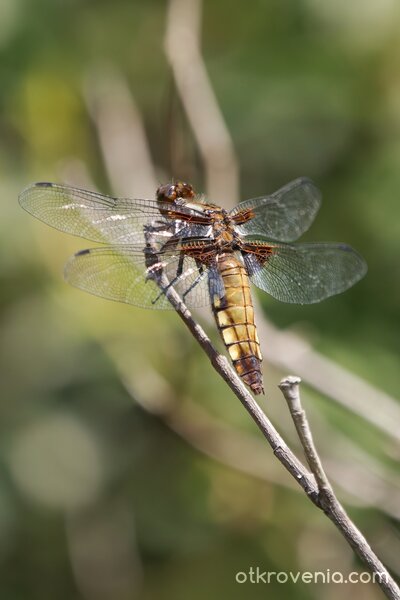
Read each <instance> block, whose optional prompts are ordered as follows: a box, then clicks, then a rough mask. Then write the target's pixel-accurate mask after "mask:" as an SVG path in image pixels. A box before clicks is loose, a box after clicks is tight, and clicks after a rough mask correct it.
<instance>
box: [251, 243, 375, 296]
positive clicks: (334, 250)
mask: <svg viewBox="0 0 400 600" xmlns="http://www.w3.org/2000/svg"><path fill="white" fill-rule="evenodd" d="M244 250H245V253H244V255H243V256H244V262H245V265H246V267H247V270H248V272H249V276H250V279H251V281H252V282H253V283H254V284H255V285H256V286H257V287H259V288H261V289H262V290H264V291H265V292H268V294H271V296H273V297H274V298H276V299H277V300H281V301H282V302H292V303H296V304H313V303H315V302H320V301H321V300H324V299H325V298H329V296H334V295H335V294H340V293H341V292H344V291H345V290H347V289H348V288H349V287H351V286H352V285H354V284H355V283H356V282H357V281H359V280H360V279H361V278H362V277H363V276H364V275H365V273H366V272H367V265H366V263H365V261H364V259H363V258H362V257H361V256H360V255H359V254H358V253H357V252H356V251H355V250H353V248H351V247H350V246H347V245H346V244H330V243H327V244H293V245H289V244H275V243H273V242H255V243H249V244H245V248H244Z"/></svg>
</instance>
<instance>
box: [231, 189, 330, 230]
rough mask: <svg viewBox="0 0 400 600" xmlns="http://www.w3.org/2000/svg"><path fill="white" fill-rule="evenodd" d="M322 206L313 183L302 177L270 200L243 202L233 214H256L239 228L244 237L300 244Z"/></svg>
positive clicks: (319, 195) (272, 195)
mask: <svg viewBox="0 0 400 600" xmlns="http://www.w3.org/2000/svg"><path fill="white" fill-rule="evenodd" d="M320 204H321V193H320V191H319V190H318V188H317V187H316V186H315V185H314V183H313V182H312V181H311V179H308V178H307V177H300V178H299V179H295V180H294V181H292V182H291V183H288V184H287V185H285V186H284V187H282V188H280V189H279V190H278V191H277V192H275V193H274V194H271V195H270V196H264V197H261V198H253V199H252V200H244V201H243V202H240V204H238V205H237V206H236V207H235V208H234V209H233V210H232V211H231V213H230V215H231V216H233V217H234V216H235V215H239V214H240V213H241V212H242V211H244V212H246V211H251V213H253V214H254V216H253V218H251V219H250V220H249V221H247V222H246V223H243V224H242V225H238V226H237V230H238V232H239V233H240V234H242V235H243V236H259V235H262V236H265V237H267V238H269V239H273V240H277V241H281V242H292V241H293V240H297V238H299V237H300V236H301V235H302V234H303V233H304V232H305V231H307V229H308V228H309V227H310V225H311V223H312V222H313V220H314V218H315V215H316V214H317V212H318V209H319V207H320Z"/></svg>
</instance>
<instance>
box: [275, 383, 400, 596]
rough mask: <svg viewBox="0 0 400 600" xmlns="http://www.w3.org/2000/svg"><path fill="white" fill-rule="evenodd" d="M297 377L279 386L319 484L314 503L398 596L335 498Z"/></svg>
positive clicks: (399, 593) (384, 586) (398, 593)
mask: <svg viewBox="0 0 400 600" xmlns="http://www.w3.org/2000/svg"><path fill="white" fill-rule="evenodd" d="M300 381H301V379H300V377H294V376H289V377H286V378H285V379H283V380H282V381H281V383H280V384H279V388H280V389H281V391H282V394H283V395H284V397H285V399H286V402H287V404H288V407H289V410H290V414H291V416H292V419H293V422H294V425H295V427H296V431H297V433H298V435H299V438H300V441H301V444H302V446H303V449H304V453H305V456H306V459H307V462H308V464H309V466H310V469H311V471H312V473H313V474H314V477H315V480H316V482H317V485H318V502H317V503H316V504H317V505H318V506H319V507H320V508H321V509H322V510H323V511H324V513H325V514H326V515H327V517H329V519H330V520H331V521H332V522H333V523H334V524H335V526H336V527H337V528H338V529H339V531H340V532H341V534H342V535H343V536H344V537H345V538H346V540H347V541H348V542H349V544H350V545H351V547H352V548H353V550H354V551H355V552H356V554H357V555H358V556H359V557H360V558H361V560H362V561H363V562H364V563H365V564H367V565H368V567H369V568H370V570H371V572H372V573H374V574H376V575H377V576H379V578H378V579H377V580H376V583H378V585H379V586H380V587H381V588H382V590H383V592H384V593H385V594H386V596H387V597H388V598H395V599H398V598H400V589H399V587H398V586H397V584H396V582H395V581H394V579H392V578H391V576H390V575H389V572H388V571H387V569H386V568H385V567H384V565H383V564H382V562H381V561H380V560H379V559H378V557H377V556H376V555H375V554H374V552H373V551H372V548H371V546H370V545H369V544H368V542H367V540H366V539H365V537H364V536H363V535H362V533H361V532H360V530H359V529H357V527H356V526H355V525H354V523H353V522H352V521H351V519H350V517H349V516H348V514H347V513H346V511H345V510H344V508H343V506H342V505H341V504H340V502H339V500H338V499H337V498H336V496H335V493H334V491H333V489H332V486H331V485H330V483H329V480H328V477H327V475H326V473H325V471H324V468H323V466H322V463H321V460H320V458H319V456H318V453H317V450H316V448H315V445H314V441H313V438H312V434H311V429H310V426H309V423H308V420H307V416H306V413H305V411H304V409H303V407H302V404H301V400H300V390H299V384H300Z"/></svg>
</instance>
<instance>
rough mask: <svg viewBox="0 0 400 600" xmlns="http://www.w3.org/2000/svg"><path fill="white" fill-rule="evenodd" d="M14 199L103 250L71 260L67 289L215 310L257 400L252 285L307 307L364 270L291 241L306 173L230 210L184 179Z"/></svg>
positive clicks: (337, 249)
mask: <svg viewBox="0 0 400 600" xmlns="http://www.w3.org/2000/svg"><path fill="white" fill-rule="evenodd" d="M19 201H20V204H21V206H22V207H23V208H24V209H25V210H26V211H28V212H29V213H31V214H32V215H33V216H35V217H37V218H38V219H40V220H41V221H43V222H45V223H47V224H48V225H51V226H52V227H55V228H56V229H59V230H61V231H64V232H66V233H70V234H73V235H76V236H79V237H83V238H86V239H88V240H92V241H95V242H100V243H102V244H108V245H105V246H99V247H96V248H90V249H85V250H81V251H79V252H77V253H76V254H75V255H74V256H72V257H71V258H70V259H69V261H68V262H67V264H66V267H65V279H66V280H67V281H68V282H69V283H70V284H72V285H74V286H76V287H78V288H80V289H82V290H85V291H87V292H90V293H92V294H94V295H97V296H101V297H103V298H107V299H110V300H115V301H118V302H126V303H128V304H132V305H135V306H139V307H143V308H153V309H168V308H172V305H171V303H170V302H169V299H168V296H169V293H168V292H170V291H171V290H174V291H175V292H176V293H177V294H178V295H179V297H180V298H181V300H182V301H183V302H184V303H185V304H186V306H187V307H188V308H198V307H202V306H207V305H211V308H212V312H213V315H214V318H215V322H216V325H217V328H218V330H219V332H220V334H221V337H222V340H223V342H224V344H225V346H226V348H227V351H228V354H229V356H230V359H231V361H232V364H233V366H234V368H235V370H236V372H237V373H238V375H239V376H240V377H241V379H242V380H243V382H244V383H245V384H246V385H247V386H249V387H250V389H251V390H252V392H253V393H254V394H261V393H264V384H263V376H262V370H261V363H262V355H261V350H260V342H259V339H258V335H257V329H256V324H255V319H254V308H253V302H252V297H251V292H250V282H251V283H253V284H254V285H255V286H257V287H258V288H260V289H261V290H263V291H264V292H267V293H268V294H270V295H271V296H272V297H273V298H275V299H277V300H279V301H282V302H290V303H297V304H311V303H315V302H320V301H321V300H324V299H325V298H328V297H330V296H333V295H335V294H339V293H341V292H343V291H345V290H347V289H348V288H350V287H351V286H352V285H353V284H355V283H356V282H357V281H359V280H360V279H361V278H362V277H363V276H364V275H365V273H366V271H367V266H366V263H365V261H364V259H363V258H362V257H361V256H360V254H358V252H356V251H355V250H354V249H353V248H351V247H350V246H348V245H347V244H343V243H293V242H294V241H295V240H297V239H298V238H299V237H300V236H301V235H302V234H303V233H304V232H305V231H306V230H307V229H308V228H309V227H310V225H311V223H312V222H313V220H314V218H315V216H316V213H317V211H318V209H319V207H320V204H321V193H320V191H319V190H318V188H317V187H316V186H315V184H314V183H313V182H312V181H311V180H310V179H308V178H307V177H301V178H298V179H296V180H294V181H292V182H291V183H288V184H287V185H285V186H284V187H282V188H280V189H279V190H278V191H276V192H274V193H272V194H270V195H267V196H261V197H258V198H253V199H250V200H244V201H242V202H240V203H239V204H238V205H237V206H236V207H234V208H233V209H232V210H230V211H227V210H225V209H224V208H221V207H219V206H217V205H215V204H212V203H210V202H208V201H207V200H206V199H205V198H204V197H201V196H197V195H196V194H195V192H194V190H193V187H192V186H191V185H190V184H188V183H185V182H183V181H174V182H172V183H167V184H164V185H160V186H159V187H158V189H157V191H156V195H155V199H131V198H116V197H112V196H106V195H103V194H99V193H97V192H94V191H87V190H84V189H79V188H75V187H71V186H67V185H59V184H56V183H49V182H40V183H34V184H32V185H30V186H29V187H27V188H26V189H25V190H24V191H23V192H22V193H21V194H20V196H19ZM109 244H112V245H109Z"/></svg>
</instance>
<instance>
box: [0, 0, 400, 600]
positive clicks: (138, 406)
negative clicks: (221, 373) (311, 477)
mask: <svg viewBox="0 0 400 600" xmlns="http://www.w3.org/2000/svg"><path fill="white" fill-rule="evenodd" d="M188 4H190V3H188ZM167 9H168V5H167V3H165V2H161V1H155V0H153V1H148V2H137V1H134V0H114V1H113V2H111V1H107V0H96V1H94V0H36V1H35V2H33V1H29V0H1V3H0V53H1V54H0V56H1V58H0V199H1V200H0V202H1V212H0V232H1V235H0V248H1V252H0V278H1V288H0V311H1V312H0V318H1V322H0V327H1V330H0V331H1V333H0V397H1V402H0V415H1V418H0V431H1V442H0V444H1V445H0V452H1V453H0V465H1V471H0V592H1V598H4V599H6V600H28V599H29V600H39V599H40V600H47V599H48V600H54V599H55V598H57V599H58V600H64V599H65V600H67V599H72V598H77V599H78V598H79V599H83V600H86V599H90V600H104V599H107V600H108V599H113V600H126V599H128V598H143V599H150V598H157V600H158V599H160V600H161V599H170V598H171V599H172V598H173V599H174V600H179V599H184V598H187V597H188V596H190V597H191V598H199V599H200V598H205V597H207V598H210V599H214V598H215V599H217V598H218V599H219V598H221V597H228V595H229V597H230V598H243V595H244V594H246V597H248V598H251V599H253V598H254V599H256V598H265V597H276V598H284V599H286V598H287V599H290V598H305V599H308V598H319V599H321V598H322V599H325V598H326V599H331V598H333V597H336V596H337V594H340V595H341V597H343V598H347V597H350V596H351V598H352V599H354V598H363V599H364V598H371V599H373V598H379V597H381V592H380V591H379V590H378V588H376V587H375V586H372V584H371V585H361V584H360V585H355V584H353V585H350V584H349V585H339V584H336V585H335V584H326V585H322V584H308V585H306V584H302V583H298V584H296V585H295V584H293V583H290V582H288V583H286V584H277V583H271V584H270V585H265V584H262V583H259V584H251V583H245V584H238V583H236V582H235V575H236V573H237V572H238V571H244V572H248V570H249V568H250V567H253V568H254V569H256V568H257V567H259V568H260V570H261V571H266V570H269V571H289V570H292V571H294V572H296V571H297V570H300V571H301V572H303V571H305V570H309V571H315V570H320V571H323V570H326V569H330V570H331V571H334V570H339V571H341V572H342V573H343V574H344V576H345V575H346V574H347V573H348V572H350V571H352V570H363V568H362V566H361V565H360V564H359V563H358V562H357V561H356V560H355V558H354V557H353V554H352V552H351V551H350V549H349V548H348V546H347V545H346V543H345V542H344V541H343V540H342V538H341V537H340V535H339V533H338V532H336V530H335V529H334V527H333V525H332V524H331V523H330V522H329V521H328V520H327V519H326V518H325V517H324V515H323V514H322V513H320V512H319V511H317V510H316V509H315V507H314V506H313V505H312V504H311V503H310V502H309V501H308V500H307V499H306V497H305V496H304V495H302V494H301V493H300V492H299V490H297V489H296V488H295V487H294V486H293V485H291V482H290V478H289V476H288V475H287V474H286V473H285V472H284V471H283V469H282V468H281V467H280V465H279V464H275V462H276V461H274V460H273V458H272V457H271V452H270V449H269V447H268V446H267V444H266V443H264V441H263V439H262V437H261V435H260V434H259V432H258V431H257V429H256V428H255V426H253V424H252V423H251V422H250V420H249V418H248V416H247V415H246V414H245V412H244V410H243V409H242V407H241V406H240V405H239V402H238V401H237V400H236V399H235V397H234V396H233V395H232V394H231V393H230V391H229V390H228V389H227V388H226V387H225V386H224V385H223V383H222V382H221V381H219V380H218V378H217V376H216V375H215V374H214V372H213V371H212V369H211V367H210V365H209V363H208V360H207V358H206V357H205V356H204V355H203V354H202V353H201V352H200V351H199V349H198V348H197V346H196V343H195V342H194V340H192V339H191V338H190V336H189V334H188V332H187V331H186V330H185V329H184V327H183V325H182V324H181V322H180V320H179V319H178V317H177V316H176V315H174V314H173V313H169V312H168V313H157V312H156V311H154V312H152V311H141V310H139V309H136V308H133V307H128V306H124V305H116V304H113V303H111V302H106V301H103V300H100V299H98V298H94V297H91V296H88V295H85V294H83V293H81V292H79V291H77V290H74V289H70V288H68V286H67V285H66V284H64V283H63V280H62V268H63V264H64V262H65V260H66V258H67V257H68V256H69V254H71V253H72V252H73V251H75V250H77V249H79V248H82V247H85V244H86V242H85V241H82V240H76V239H72V238H69V236H66V235H63V234H61V233H59V232H56V231H54V230H51V229H49V228H47V227H45V226H44V225H42V224H40V223H38V222H35V221H34V220H33V219H31V218H30V217H29V216H28V215H27V214H26V213H24V212H23V211H22V210H21V209H20V207H19V206H18V202H17V196H18V193H19V192H20V191H21V190H22V189H23V188H24V187H25V186H26V185H28V184H29V183H30V182H32V181H37V180H50V181H64V182H69V183H75V184H83V185H85V186H87V187H94V186H96V187H97V188H98V189H99V190H101V191H102V192H104V193H107V192H114V193H121V190H119V189H116V188H117V187H118V182H119V181H121V177H123V176H124V174H125V175H126V182H129V181H132V182H133V184H132V191H131V192H129V190H126V187H127V184H126V182H125V183H124V186H125V188H124V192H125V193H126V194H127V195H132V196H134V195H136V194H137V193H140V194H141V195H143V196H147V197H153V196H154V191H155V190H154V188H152V187H150V186H148V187H147V184H146V181H144V179H143V172H142V169H141V168H140V167H139V166H138V164H136V163H135V161H134V160H133V161H132V162H127V161H125V163H124V157H126V155H125V153H124V151H123V150H124V149H123V142H122V143H121V141H120V138H119V137H118V135H119V134H118V135H117V134H116V131H117V130H118V131H119V132H120V131H121V127H122V130H124V118H125V116H126V115H128V116H129V115H130V117H132V114H133V117H134V119H136V121H137V122H140V123H141V124H142V125H143V127H144V131H142V133H144V132H145V135H146V139H147V142H148V148H149V151H150V153H151V156H152V160H153V163H154V168H155V176H156V178H157V180H158V181H168V180H170V179H171V178H172V177H177V178H187V179H189V180H190V181H192V182H193V183H194V184H195V186H196V188H197V189H198V190H199V191H205V181H206V178H205V175H204V169H203V166H202V161H201V158H200V154H199V151H198V148H197V145H196V141H195V137H194V136H193V133H192V131H191V128H190V126H189V124H188V121H187V119H186V117H185V112H184V110H183V108H182V102H181V100H180V99H179V98H178V95H177V93H176V91H175V87H174V82H173V77H172V75H171V70H170V67H169V65H168V62H167V59H166V57H165V51H164V46H163V40H164V35H165V27H166V15H167ZM201 26H202V34H201V37H202V51H203V57H204V61H205V66H206V69H207V72H208V75H209V77H210V81H211V85H212V88H213V90H214V92H215V95H216V98H217V100H218V103H219V106H220V109H221V112H222V114H223V116H224V119H225V121H226V125H227V128H228V130H229V132H230V135H231V136H232V140H233V144H234V148H235V151H236V153H237V159H238V164H239V167H240V196H241V198H242V199H244V198H250V197H252V196H258V195H262V194H266V193H270V192H272V191H274V190H275V189H277V188H278V187H280V186H281V185H283V184H285V183H287V182H288V181H290V180H291V179H294V178H296V177H298V176H300V175H307V176H309V177H312V178H313V179H314V180H315V181H316V183H317V185H318V187H320V188H321V190H322V191H323V197H324V202H323V205H322V209H321V211H320V214H319V215H318V217H317V220H316V222H315V224H314V225H313V226H312V228H311V230H310V232H309V233H307V235H306V236H305V239H308V240H315V241H320V240H327V241H328V240H332V241H345V242H347V243H349V244H351V245H353V246H354V247H356V248H357V249H358V250H359V251H360V252H361V254H362V255H363V256H364V257H365V258H366V260H367V262H368V265H369V272H368V275H367V277H366V278H365V279H364V280H363V281H362V282H361V283H359V284H358V285H357V286H356V287H355V288H354V289H352V290H350V291H349V292H347V293H346V294H343V295H342V296H339V297H336V298H333V299H330V300H328V301H326V302H323V303H321V304H319V305H316V306H309V307H299V306H289V305H284V304H279V303H278V302H275V301H274V300H272V299H270V298H268V297H265V296H264V297H263V298H261V294H260V295H259V298H260V300H262V306H263V309H264V310H265V315H266V316H267V317H268V318H269V319H271V321H272V322H273V323H275V325H276V326H278V327H279V328H282V329H284V330H286V331H290V332H293V331H294V332H296V333H297V334H300V335H301V336H302V337H303V339H304V340H307V341H308V343H310V344H311V345H312V347H313V348H314V349H315V351H316V352H318V353H320V354H321V355H323V356H324V357H326V358H327V359H328V360H329V361H331V364H334V365H339V366H341V367H344V368H345V369H347V370H349V371H351V372H353V373H354V374H356V375H357V376H359V377H360V378H362V379H363V380H364V381H365V385H366V386H368V390H369V393H370V396H371V398H372V415H371V403H370V405H369V409H368V410H369V411H370V414H369V423H367V422H366V421H365V420H364V419H363V418H362V416H360V415H358V416H356V415H354V414H353V413H352V412H351V411H349V410H347V409H345V408H343V407H341V406H340V405H339V404H338V403H336V402H335V401H334V399H333V398H332V397H328V396H329V394H323V393H321V391H317V390H316V389H315V387H314V386H313V385H307V384H308V382H307V381H304V385H303V401H304V404H305V406H306V407H307V410H308V411H309V416H310V419H311V422H312V426H313V430H314V436H315V441H316V444H317V446H318V447H319V448H320V450H321V454H322V456H323V458H324V459H325V461H326V468H327V471H328V474H329V475H331V476H332V479H333V481H334V483H339V484H340V485H339V487H338V488H337V491H338V494H339V497H340V498H341V499H342V500H343V501H344V502H345V504H346V507H347V508H348V510H349V512H350V514H351V516H352V517H353V518H354V519H355V521H356V523H357V524H358V525H359V526H360V528H361V529H362V531H363V532H364V534H365V535H366V537H367V539H368V540H369V541H370V542H371V544H372V545H373V547H374V548H375V549H376V551H377V552H378V554H379V555H380V557H381V558H382V559H383V560H384V561H385V562H386V564H387V565H388V566H389V567H390V568H391V569H392V572H393V573H394V574H395V575H396V576H398V575H400V560H399V556H400V536H399V529H398V518H399V517H400V500H399V499H400V483H399V481H400V478H399V469H398V460H399V455H400V453H399V446H398V439H397V443H396V440H395V439H394V438H393V436H390V435H388V434H387V433H385V432H383V431H382V429H379V428H376V427H374V425H373V424H371V420H372V421H373V420H374V411H376V413H377V414H378V413H379V412H380V411H381V410H385V409H384V408H383V407H382V405H381V404H380V401H379V398H381V396H376V402H374V401H373V400H374V390H375V388H378V389H379V390H381V391H382V392H383V393H385V394H386V396H385V398H389V400H388V401H393V398H394V397H396V395H398V385H399V377H398V375H399V349H400V342H399V328H398V322H399V306H400V283H399V267H398V263H399V251H400V210H399V189H400V168H399V165H400V35H399V34H400V5H399V3H398V2H396V0H385V1H384V2H374V1H372V0H362V1H361V0H354V1H353V2H351V3H349V2H348V1H345V0H336V1H334V0H327V1H325V2H321V1H319V0H300V1H295V0H279V1H278V0H257V1H255V2H253V3H251V4H249V3H241V2H238V3H236V4H235V3H232V2H228V0H219V1H218V2H211V0H205V1H204V5H203V15H202V25H201ZM177 35H178V33H177ZM182 52H185V39H184V38H183V39H182ZM110 73H111V76H110ZM110 81H111V83H110ZM118 90H119V91H118ZM121 98H122V100H121ZM121 103H122V104H121ZM130 103H135V104H132V105H131V104H130ZM120 106H123V107H125V108H126V109H127V110H126V112H124V110H120V108H119V107H120ZM132 107H135V109H134V113H132V112H130V111H131V109H132V110H133V108H132ZM135 111H136V112H135ZM128 116H127V118H128ZM118 119H119V120H118ZM121 120H122V126H121ZM118 127H119V129H118ZM126 130H127V131H128V133H129V127H128V124H127V126H126ZM128 139H129V135H128ZM132 143H133V144H135V140H132ZM107 148H108V152H109V155H108V157H107ZM115 148H117V149H119V151H120V154H119V155H118V153H116V152H114V149H115ZM110 154H111V156H110ZM113 157H114V163H113V160H112V159H113ZM119 157H121V161H119ZM129 160H130V159H129ZM128 187H129V184H128ZM122 188H123V186H122V183H121V189H122ZM212 200H214V201H215V202H222V201H225V199H223V200H222V199H218V198H212ZM88 245H89V246H90V243H89V244H88ZM207 331H208V332H209V334H210V335H211V337H212V339H213V340H215V342H216V344H219V340H218V336H217V334H216V332H215V331H214V328H213V327H212V326H210V325H207ZM264 341H266V342H267V343H268V340H264ZM218 347H219V348H221V345H219V346H218ZM273 351H274V350H273V349H272V352H273ZM281 352H282V349H281ZM284 352H285V349H283V353H284ZM317 368H318V367H316V369H317ZM286 372H287V371H286V370H284V369H282V368H281V367H279V365H278V364H273V363H271V362H268V361H266V364H265V378H266V398H262V399H261V404H262V407H263V408H264V410H266V411H267V412H268V414H269V415H271V417H272V419H273V421H274V423H275V425H276V426H277V428H278V429H279V431H281V432H282V434H283V435H284V436H285V438H286V439H287V440H288V442H289V443H290V445H291V446H292V447H293V448H294V449H296V450H298V451H299V449H298V443H297V442H296V438H295V435H294V434H293V427H292V425H291V423H290V418H289V416H288V415H287V411H286V409H285V406H284V402H283V399H282V397H281V396H280V394H279V393H278V392H277V384H278V382H279V380H280V378H281V377H282V376H283V375H285V374H286ZM325 383H326V385H327V387H329V388H333V390H335V388H338V390H339V391H340V389H341V386H345V385H346V382H343V381H341V380H336V379H335V378H332V380H331V381H328V382H325ZM371 386H373V387H371ZM355 393H358V392H357V391H356V390H355ZM331 395H332V394H331ZM333 395H334V393H333ZM357 400H358V401H360V400H362V398H360V397H358V398H357ZM392 405H393V406H394V407H396V406H398V405H396V404H395V403H394V401H393V402H392ZM393 414H398V413H393ZM298 455H299V456H300V457H301V452H300V451H299V454H298ZM346 482H347V486H346Z"/></svg>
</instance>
